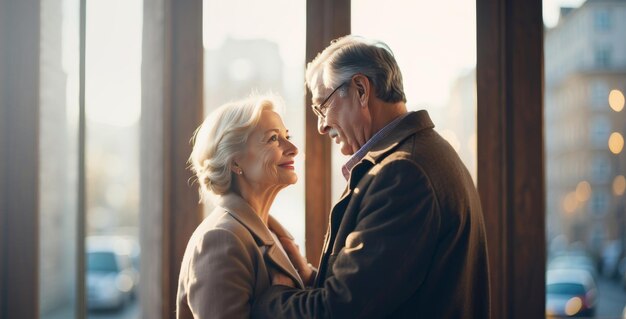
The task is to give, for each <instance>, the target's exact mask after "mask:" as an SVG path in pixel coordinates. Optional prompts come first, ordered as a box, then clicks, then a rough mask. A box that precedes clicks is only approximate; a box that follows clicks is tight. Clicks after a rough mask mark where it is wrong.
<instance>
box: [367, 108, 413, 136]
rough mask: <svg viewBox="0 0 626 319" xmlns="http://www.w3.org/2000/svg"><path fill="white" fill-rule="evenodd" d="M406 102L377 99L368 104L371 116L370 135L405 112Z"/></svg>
mask: <svg viewBox="0 0 626 319" xmlns="http://www.w3.org/2000/svg"><path fill="white" fill-rule="evenodd" d="M406 112H407V110H406V104H405V103H404V102H396V103H388V102H383V101H381V100H379V99H376V101H375V102H374V103H373V104H372V105H371V106H370V113H371V116H372V132H371V134H372V136H373V135H374V134H376V133H378V131H380V130H381V129H382V128H383V127H385V126H387V124H389V123H391V122H392V121H393V120H395V119H397V118H398V117H400V116H402V115H404V114H406Z"/></svg>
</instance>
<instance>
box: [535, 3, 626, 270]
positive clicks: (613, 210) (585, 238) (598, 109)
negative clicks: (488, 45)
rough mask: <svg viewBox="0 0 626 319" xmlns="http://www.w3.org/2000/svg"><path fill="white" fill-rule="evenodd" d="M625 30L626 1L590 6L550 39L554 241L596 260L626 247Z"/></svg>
mask: <svg viewBox="0 0 626 319" xmlns="http://www.w3.org/2000/svg"><path fill="white" fill-rule="evenodd" d="M624 30H626V1H624V0H588V1H586V2H585V3H584V4H582V5H581V6H580V7H579V8H576V9H573V8H562V9H561V12H560V17H559V21H558V23H557V24H556V25H555V26H554V27H553V28H550V29H547V30H546V31H545V47H544V50H545V92H544V94H545V110H544V126H545V145H544V147H545V154H546V191H547V194H546V215H547V224H546V230H547V240H548V243H549V244H550V243H551V242H552V241H554V240H555V238H561V239H565V240H564V241H563V244H564V245H570V247H571V245H572V244H574V245H575V246H576V247H578V248H583V249H585V250H587V251H589V252H591V253H592V254H594V255H595V257H596V258H601V257H603V255H605V254H606V252H607V248H608V247H616V245H617V246H618V247H620V248H619V253H620V254H621V251H622V250H623V248H622V247H624V245H623V243H624V240H625V238H624V236H625V227H624V186H623V184H624V175H625V174H626V160H625V159H626V155H625V154H624V151H623V136H624V135H625V134H626V111H624V110H623V107H624V92H625V91H626V42H625V41H624ZM564 245H561V246H562V247H556V246H554V245H551V246H550V247H551V248H553V249H557V248H558V249H562V248H565V247H563V246H564ZM557 246H558V245H557Z"/></svg>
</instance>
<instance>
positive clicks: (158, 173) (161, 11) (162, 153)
mask: <svg viewBox="0 0 626 319" xmlns="http://www.w3.org/2000/svg"><path fill="white" fill-rule="evenodd" d="M143 24H144V26H143V53H142V58H143V60H142V111H141V161H140V163H141V164H140V167H141V200H140V221H141V223H140V224H141V226H140V243H141V249H142V254H141V255H142V257H141V288H140V289H141V292H140V300H141V308H142V316H143V318H172V317H174V313H175V310H176V303H175V297H176V290H177V282H178V272H179V269H180V264H181V262H182V257H183V254H184V250H185V246H186V244H187V241H188V240H189V237H190V236H191V233H192V232H193V230H194V229H195V228H196V226H197V225H198V224H199V223H200V221H201V219H202V207H201V206H200V205H199V204H198V191H197V187H196V186H193V185H191V184H190V183H189V182H188V181H189V179H190V177H191V176H192V174H191V172H190V171H189V170H188V169H187V158H188V157H189V154H190V153H191V144H190V143H189V140H190V138H191V136H192V134H193V132H194V130H195V129H196V127H198V125H200V123H201V121H202V109H203V102H202V96H203V95H202V89H203V76H204V74H203V53H204V52H203V46H202V1H197V0H177V1H174V0H144V20H143Z"/></svg>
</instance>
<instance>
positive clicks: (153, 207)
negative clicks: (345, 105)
mask: <svg viewBox="0 0 626 319" xmlns="http://www.w3.org/2000/svg"><path fill="white" fill-rule="evenodd" d="M39 13H40V11H39V1H38V0H20V1H13V0H0V49H1V50H0V149H1V150H4V151H3V152H2V160H1V161H0V234H1V241H0V309H1V310H0V319H1V318H35V317H38V316H39V307H38V298H36V297H34V296H38V289H39V287H38V285H39V278H38V268H39V260H38V258H39V256H38V253H39V251H38V249H39V247H38V226H39V225H38V220H39V218H38V205H37V203H38V160H39V151H38V143H39V141H38V127H39V125H38V121H39V108H38V96H39V95H38V92H39V50H38V48H39V32H40V30H39V27H40V24H39ZM350 13H351V12H350V0H339V1H332V0H321V1H315V0H307V13H306V16H307V36H306V60H307V61H310V60H311V59H312V58H313V57H314V56H315V55H316V54H317V52H319V51H320V50H321V49H323V48H324V47H325V46H326V45H328V43H329V41H330V40H331V39H334V38H336V37H338V36H341V35H344V34H348V33H349V32H350ZM476 14H477V19H476V20H477V48H478V49H477V98H478V112H477V113H478V118H477V121H478V122H477V123H478V125H477V127H478V188H479V191H480V193H481V199H482V203H483V210H484V214H485V221H486V225H487V236H488V244H489V265H490V270H491V290H492V294H491V296H492V317H493V318H540V317H543V316H544V315H545V310H544V307H545V283H544V281H545V257H546V256H545V255H546V254H545V220H544V218H545V217H544V216H545V205H544V203H545V186H544V159H543V154H544V153H543V20H542V12H541V1H537V0H531V1H527V0H477V2H476ZM143 23H144V28H143V30H144V34H143V53H142V54H143V67H142V119H141V125H142V128H141V153H142V158H141V185H142V187H141V205H140V206H141V207H140V215H141V217H140V219H141V231H140V242H141V247H142V270H141V274H142V289H141V291H140V298H141V300H142V301H141V308H142V316H143V317H144V318H159V317H161V318H170V317H171V316H172V315H173V313H174V311H175V294H176V282H177V277H178V267H179V266H180V260H181V257H182V254H183V252H184V248H185V247H184V246H185V244H186V242H187V239H188V238H189V235H190V234H191V232H192V231H193V229H194V228H195V226H196V225H197V224H198V223H199V221H200V220H201V218H202V209H201V207H200V206H198V205H197V203H198V195H197V191H196V190H195V188H194V187H190V185H189V184H188V180H189V178H190V177H191V173H190V172H189V171H188V170H187V168H186V167H187V163H186V160H187V157H188V155H189V153H190V151H191V145H190V144H189V137H190V136H191V134H192V133H193V130H194V129H195V128H196V127H197V126H198V125H199V124H200V121H201V120H202V108H203V104H202V87H203V86H202V83H203V61H202V55H203V48H202V1H200V0H195V1H190V0H181V1H174V0H145V1H144V22H143ZM305 103H306V106H307V108H308V107H309V103H310V93H308V92H307V97H306V102H305ZM306 114H307V115H306V139H307V145H306V154H308V156H309V157H308V158H307V167H306V171H305V176H306V185H305V189H306V206H305V207H306V249H307V256H308V258H309V260H311V261H312V262H314V263H315V262H317V260H318V257H319V251H320V250H321V243H322V239H323V236H324V233H325V231H326V227H327V219H328V216H327V214H328V212H329V210H330V207H331V204H332V199H331V195H330V187H329V186H328V185H330V170H331V160H330V143H329V141H328V140H327V139H324V138H323V137H321V136H320V135H319V134H318V133H317V121H316V119H315V118H314V116H313V114H312V113H311V112H306ZM7 150H10V152H8V151H7ZM18 171H19V173H16V172H18ZM320 172H321V173H320ZM17 247H19V250H18V248H17ZM9 292H10V293H9ZM79 316H82V315H80V314H79Z"/></svg>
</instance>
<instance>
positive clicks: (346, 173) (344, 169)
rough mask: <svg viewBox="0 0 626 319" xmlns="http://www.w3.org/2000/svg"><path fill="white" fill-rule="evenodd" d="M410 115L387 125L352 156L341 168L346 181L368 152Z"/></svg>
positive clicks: (399, 117) (400, 117) (402, 116)
mask: <svg viewBox="0 0 626 319" xmlns="http://www.w3.org/2000/svg"><path fill="white" fill-rule="evenodd" d="M408 114H409V112H407V113H405V114H403V115H401V116H398V118H396V119H395V120H393V121H391V122H390V123H389V124H387V125H385V127H383V128H382V129H381V130H380V131H378V132H376V134H374V136H372V138H370V139H369V140H368V141H367V142H366V143H365V144H364V145H363V146H361V148H360V149H359V150H358V151H356V153H354V154H352V156H351V157H350V159H349V160H348V161H347V162H346V163H345V164H344V165H343V166H342V167H341V173H342V174H343V177H344V178H345V179H346V181H347V180H348V179H349V178H350V171H352V168H353V167H354V166H355V165H356V164H358V163H359V162H360V161H361V160H362V159H363V157H364V156H365V154H367V152H369V151H370V149H371V148H372V145H374V144H376V143H378V141H380V140H382V139H384V138H385V137H387V135H389V132H391V131H392V130H393V129H394V128H396V126H398V123H400V121H401V120H402V119H403V118H404V117H405V116H407V115H408Z"/></svg>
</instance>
